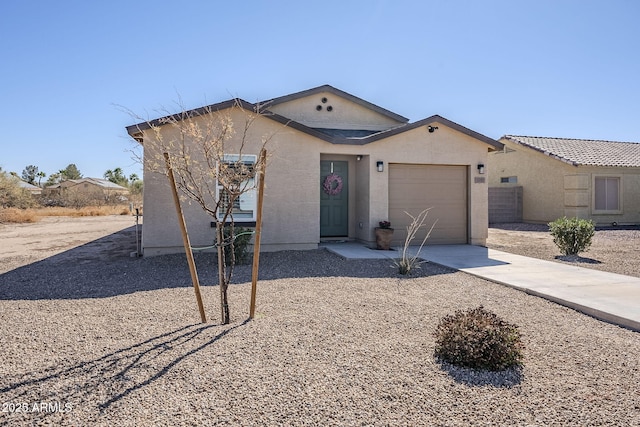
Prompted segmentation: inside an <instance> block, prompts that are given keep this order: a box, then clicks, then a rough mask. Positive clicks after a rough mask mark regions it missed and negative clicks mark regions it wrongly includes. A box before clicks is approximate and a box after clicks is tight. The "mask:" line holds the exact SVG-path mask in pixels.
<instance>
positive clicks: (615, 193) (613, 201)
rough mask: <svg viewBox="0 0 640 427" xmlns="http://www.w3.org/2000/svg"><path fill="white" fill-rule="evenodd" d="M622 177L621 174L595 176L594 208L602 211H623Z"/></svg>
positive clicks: (596, 210)
mask: <svg viewBox="0 0 640 427" xmlns="http://www.w3.org/2000/svg"><path fill="white" fill-rule="evenodd" d="M620 183H621V179H620V177H619V176H594V178H593V210H594V211H595V212H601V213H619V212H620V211H622V197H621V194H620V190H621V185H620Z"/></svg>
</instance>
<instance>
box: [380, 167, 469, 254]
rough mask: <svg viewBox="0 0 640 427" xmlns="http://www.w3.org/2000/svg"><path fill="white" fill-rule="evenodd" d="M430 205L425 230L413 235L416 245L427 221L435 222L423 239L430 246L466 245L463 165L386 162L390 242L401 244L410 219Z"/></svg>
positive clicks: (464, 174) (465, 203) (424, 232)
mask: <svg viewBox="0 0 640 427" xmlns="http://www.w3.org/2000/svg"><path fill="white" fill-rule="evenodd" d="M429 207H432V209H431V211H430V212H429V215H428V217H427V221H426V225H427V226H426V227H424V228H425V229H426V230H422V231H421V233H419V234H418V235H417V236H416V239H415V240H414V242H413V244H420V242H421V241H422V239H423V238H424V236H425V234H426V233H427V231H428V230H429V228H430V227H431V224H433V222H434V221H435V220H436V219H437V220H438V223H437V224H436V226H435V228H434V229H433V231H432V232H431V237H429V239H428V240H427V244H430V245H451V244H466V243H467V242H468V241H467V221H468V209H467V167H466V166H444V165H405V164H390V165H389V221H391V224H392V227H393V228H394V229H395V232H394V233H393V236H394V240H393V245H401V244H403V243H404V239H405V238H406V235H407V232H406V227H407V225H409V223H410V222H411V218H410V217H409V216H408V215H407V214H405V211H406V212H409V213H410V214H412V215H414V216H416V215H417V214H418V213H420V211H422V210H423V209H425V208H429Z"/></svg>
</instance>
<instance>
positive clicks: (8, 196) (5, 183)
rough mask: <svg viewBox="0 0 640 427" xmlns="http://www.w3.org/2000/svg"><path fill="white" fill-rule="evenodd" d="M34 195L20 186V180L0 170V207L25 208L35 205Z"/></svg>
mask: <svg viewBox="0 0 640 427" xmlns="http://www.w3.org/2000/svg"><path fill="white" fill-rule="evenodd" d="M35 204H36V202H35V199H34V197H33V196H32V195H31V193H29V192H28V191H27V190H25V189H23V188H22V187H20V180H19V179H18V178H16V177H15V176H12V175H10V174H8V173H6V172H4V171H0V208H19V209H26V208H30V207H32V206H35Z"/></svg>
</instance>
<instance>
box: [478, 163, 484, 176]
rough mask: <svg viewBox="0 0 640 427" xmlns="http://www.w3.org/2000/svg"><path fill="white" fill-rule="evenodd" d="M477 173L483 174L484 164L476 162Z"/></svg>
mask: <svg viewBox="0 0 640 427" xmlns="http://www.w3.org/2000/svg"><path fill="white" fill-rule="evenodd" d="M478 173H479V174H480V175H482V174H484V164H482V163H478Z"/></svg>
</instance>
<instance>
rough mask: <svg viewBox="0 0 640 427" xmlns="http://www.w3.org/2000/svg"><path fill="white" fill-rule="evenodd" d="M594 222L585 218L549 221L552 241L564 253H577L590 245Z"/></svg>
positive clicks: (564, 218) (565, 218)
mask: <svg viewBox="0 0 640 427" xmlns="http://www.w3.org/2000/svg"><path fill="white" fill-rule="evenodd" d="M595 229H596V227H595V223H594V222H593V221H591V220H587V219H578V218H567V217H563V218H558V219H556V220H555V221H553V222H550V223H549V231H551V235H552V236H553V243H555V244H556V246H557V247H558V248H559V249H560V251H561V252H562V253H563V254H564V255H577V254H578V253H580V252H583V251H585V250H587V248H589V246H591V239H592V238H593V235H594V233H595Z"/></svg>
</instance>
